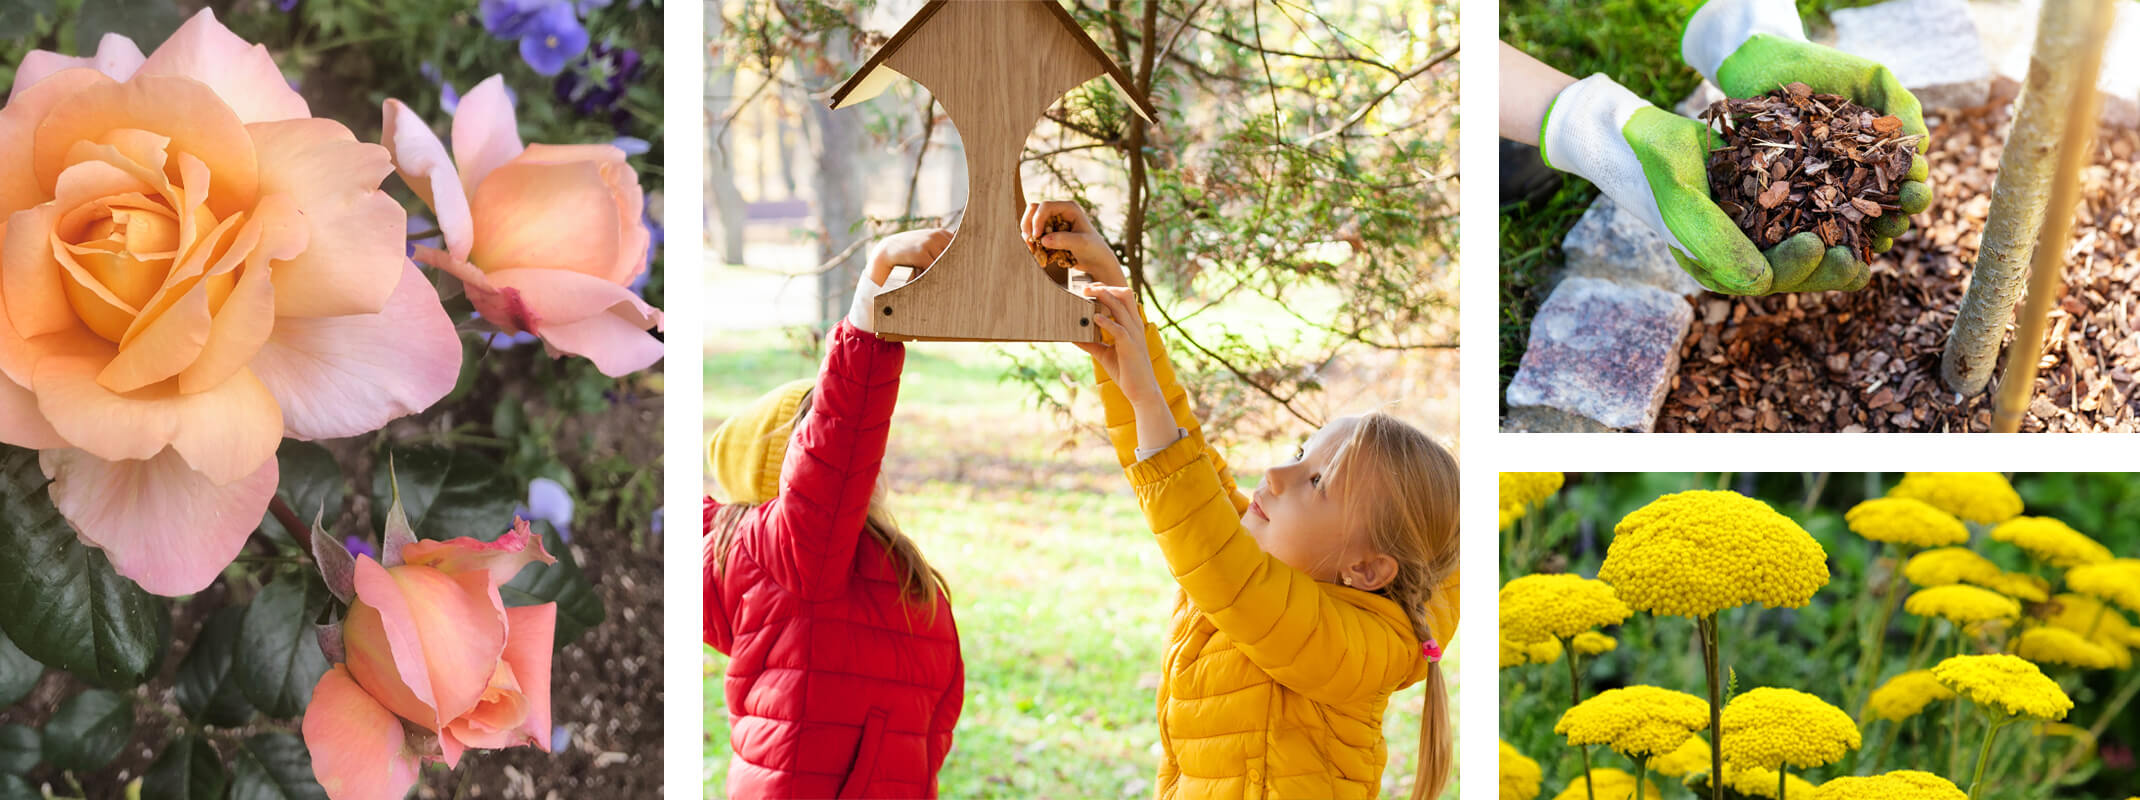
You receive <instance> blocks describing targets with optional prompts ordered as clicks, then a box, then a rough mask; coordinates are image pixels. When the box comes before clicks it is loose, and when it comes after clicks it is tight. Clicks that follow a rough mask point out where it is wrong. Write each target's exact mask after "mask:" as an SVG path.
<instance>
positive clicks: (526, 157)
mask: <svg viewBox="0 0 2140 800" xmlns="http://www.w3.org/2000/svg"><path fill="white" fill-rule="evenodd" d="M516 161H517V162H518V163H523V164H564V163H573V162H578V163H590V164H594V165H596V167H597V168H598V169H599V170H600V172H601V175H602V184H603V187H604V188H605V189H607V190H608V192H609V199H610V204H611V205H612V206H614V207H615V209H616V225H617V226H618V237H619V238H618V240H617V255H616V259H615V260H614V261H612V262H611V263H610V264H608V265H607V266H603V267H599V268H597V267H596V266H595V265H592V264H589V265H586V266H583V267H580V268H579V270H580V271H581V272H586V273H588V274H591V275H596V276H599V277H601V278H604V279H607V280H609V281H610V282H612V283H620V284H629V283H631V282H632V279H633V278H635V277H638V275H639V273H641V272H644V271H645V270H646V268H647V259H646V249H647V247H648V245H649V243H650V242H651V241H652V239H653V233H652V232H651V231H649V230H647V227H646V222H645V220H644V215H645V213H646V194H645V193H644V192H643V191H642V190H641V189H640V188H639V173H638V172H636V171H634V170H633V169H632V167H631V165H630V164H629V163H627V162H626V161H625V157H624V151H623V150H621V149H618V148H617V147H616V146H615V145H607V144H571V145H555V144H536V145H529V146H528V150H527V152H526V153H525V154H522V155H521V157H520V158H518V159H516ZM588 213H590V214H592V213H596V212H594V211H593V210H591V209H590V210H589V212H588Z"/></svg>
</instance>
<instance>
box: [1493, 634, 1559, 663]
mask: <svg viewBox="0 0 2140 800" xmlns="http://www.w3.org/2000/svg"><path fill="white" fill-rule="evenodd" d="M1560 654H1561V647H1560V640H1559V639H1547V640H1545V641H1542V642H1534V643H1531V644H1516V643H1514V642H1511V641H1509V640H1507V639H1502V640H1501V667H1502V668H1503V669H1506V668H1509V667H1520V666H1523V665H1525V664H1551V663H1553V662H1555V661H1559V660H1560Z"/></svg>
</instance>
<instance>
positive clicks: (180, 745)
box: [141, 736, 230, 800]
mask: <svg viewBox="0 0 2140 800" xmlns="http://www.w3.org/2000/svg"><path fill="white" fill-rule="evenodd" d="M229 783H230V776H229V775H227V774H225V773H224V772H223V759H222V757H220V756H218V755H216V752H215V745H211V744H209V743H208V740H206V739H203V738H201V737H199V736H181V737H179V738H178V739H177V740H175V741H173V742H171V745H170V746H169V747H165V748H164V751H163V755H160V756H157V757H156V763H154V764H150V765H149V771H148V773H146V774H144V775H142V776H141V800H219V799H220V798H221V797H222V796H223V788H224V787H225V786H226V785H228V784H229Z"/></svg>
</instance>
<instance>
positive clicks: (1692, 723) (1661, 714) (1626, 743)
mask: <svg viewBox="0 0 2140 800" xmlns="http://www.w3.org/2000/svg"><path fill="white" fill-rule="evenodd" d="M1707 727H1709V701H1707V700H1703V699H1701V698H1699V697H1695V696H1694V695H1691V694H1687V693H1686V692H1675V691H1673V690H1671V689H1665V688H1660V687H1656V686H1629V687H1626V688H1622V689H1608V690H1606V691H1603V692H1599V693H1598V694H1597V696H1595V697H1592V698H1590V699H1588V700H1584V701H1583V702H1581V703H1577V704H1576V705H1575V707H1574V708H1570V709H1568V710H1567V711H1566V712H1565V713H1562V714H1561V715H1560V722H1558V723H1556V724H1554V726H1553V732H1554V733H1558V734H1560V735H1562V736H1566V737H1568V743H1569V744H1572V745H1586V744H1602V745H1605V746H1606V747H1610V748H1612V749H1613V751H1614V752H1616V753H1620V754H1622V755H1625V756H1627V757H1629V758H1643V757H1646V756H1654V755H1662V754H1665V753H1670V752H1672V751H1673V750H1676V749H1679V746H1680V745H1682V744H1685V743H1686V741H1687V738H1688V737H1690V736H1693V735H1694V732H1695V731H1698V730H1702V729H1704V728H1707Z"/></svg>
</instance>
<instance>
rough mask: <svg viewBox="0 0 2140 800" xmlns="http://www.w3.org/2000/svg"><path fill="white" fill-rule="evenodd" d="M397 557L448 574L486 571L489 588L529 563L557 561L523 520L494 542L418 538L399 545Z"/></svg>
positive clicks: (494, 586) (461, 538) (540, 538)
mask: <svg viewBox="0 0 2140 800" xmlns="http://www.w3.org/2000/svg"><path fill="white" fill-rule="evenodd" d="M401 559H402V563H405V564H413V565H416V566H421V567H431V568H433V569H437V570H439V571H441V572H445V573H447V574H449V575H450V574H456V573H461V572H468V571H483V572H487V573H489V574H490V585H491V587H492V588H496V587H499V586H503V585H505V582H506V581H510V580H512V579H513V576H514V575H518V574H520V570H521V568H522V567H526V566H527V565H529V564H533V563H536V562H538V561H539V562H542V563H544V564H555V563H557V558H556V557H555V556H552V555H550V554H549V553H548V552H546V551H544V550H543V547H542V537H540V536H536V535H535V534H534V532H533V531H531V530H529V529H528V523H527V521H526V520H514V523H513V529H512V530H511V531H509V532H507V533H506V534H505V535H504V536H500V537H498V539H497V541H491V542H486V541H483V540H481V539H476V538H474V537H468V536H463V537H460V538H457V539H447V540H444V541H436V540H427V539H419V540H417V541H416V542H414V543H412V544H410V545H409V546H408V547H404V548H402V550H401Z"/></svg>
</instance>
